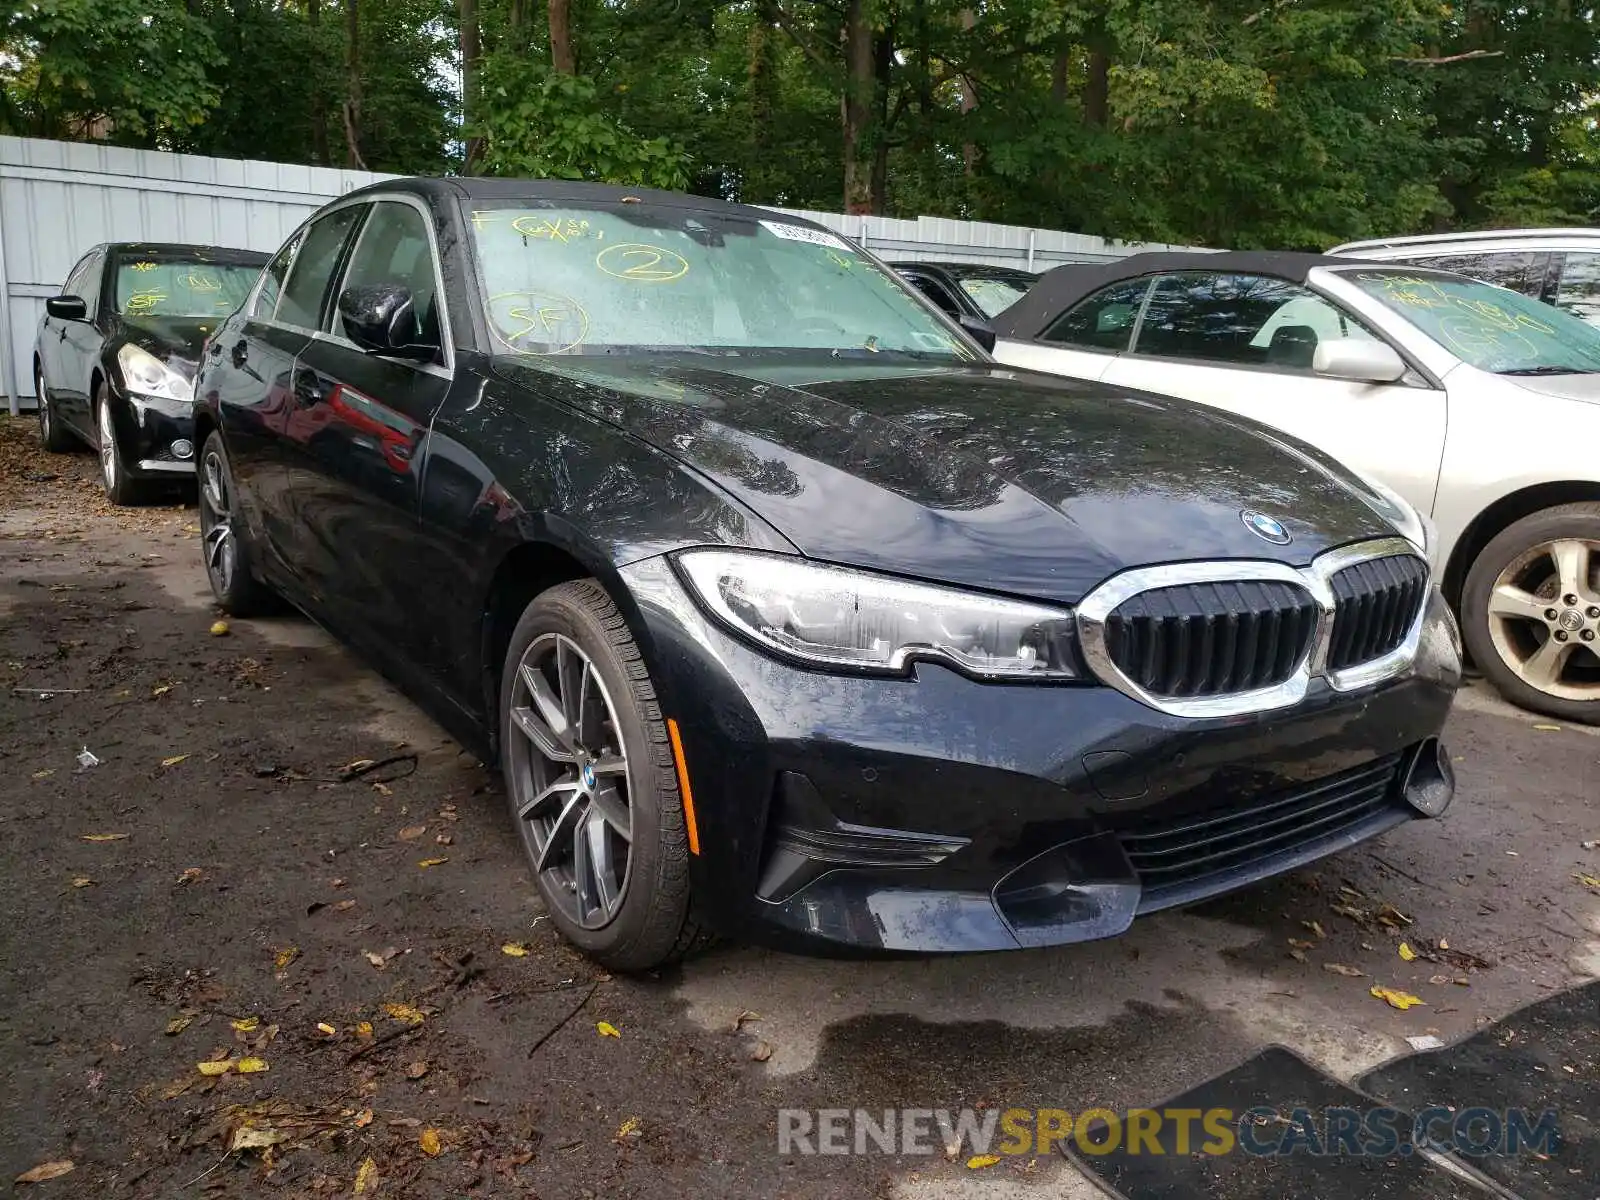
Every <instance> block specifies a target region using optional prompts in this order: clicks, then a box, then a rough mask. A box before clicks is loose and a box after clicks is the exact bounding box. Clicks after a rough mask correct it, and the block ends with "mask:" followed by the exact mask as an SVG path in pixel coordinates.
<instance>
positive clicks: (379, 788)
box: [372, 783, 394, 796]
mask: <svg viewBox="0 0 1600 1200" xmlns="http://www.w3.org/2000/svg"><path fill="white" fill-rule="evenodd" d="M372 790H373V791H375V792H377V793H378V795H380V796H392V795H394V789H393V788H391V787H390V786H389V785H388V784H387V783H374V784H373V785H372Z"/></svg>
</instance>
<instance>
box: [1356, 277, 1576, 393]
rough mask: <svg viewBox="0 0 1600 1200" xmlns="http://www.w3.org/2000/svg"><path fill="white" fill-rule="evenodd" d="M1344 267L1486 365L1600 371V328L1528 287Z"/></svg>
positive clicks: (1457, 351) (1517, 370)
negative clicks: (1526, 289)
mask: <svg viewBox="0 0 1600 1200" xmlns="http://www.w3.org/2000/svg"><path fill="white" fill-rule="evenodd" d="M1339 273H1340V275H1342V276H1343V277H1344V278H1346V279H1348V280H1350V281H1351V282H1352V283H1354V284H1355V285H1356V286H1357V287H1359V288H1360V289H1361V290H1362V291H1364V292H1366V293H1367V294H1368V295H1369V296H1372V297H1374V298H1375V299H1377V300H1379V301H1380V302H1382V303H1383V304H1384V305H1385V306H1387V307H1388V308H1390V309H1392V310H1393V311H1394V312H1396V313H1398V314H1399V315H1400V316H1401V317H1403V318H1405V319H1406V320H1407V321H1409V322H1411V324H1413V325H1415V326H1416V327H1417V328H1418V329H1420V330H1422V332H1423V333H1425V334H1427V335H1428V336H1429V337H1431V338H1432V339H1433V340H1434V341H1436V342H1438V343H1439V344H1440V345H1442V346H1444V347H1445V348H1446V349H1448V350H1449V351H1450V352H1451V353H1452V354H1454V355H1456V356H1457V357H1458V358H1460V359H1461V360H1462V361H1463V362H1467V363H1470V364H1471V365H1473V366H1474V367H1477V368H1479V369H1480V370H1483V371H1493V372H1494V373H1495V374H1497V375H1593V374H1600V329H1596V328H1595V327H1594V326H1592V325H1590V324H1588V323H1587V322H1585V321H1580V320H1579V319H1578V318H1577V317H1574V316H1571V315H1570V314H1568V313H1565V312H1562V311H1561V309H1559V308H1555V307H1554V306H1552V305H1549V304H1544V303H1541V302H1540V301H1538V300H1535V299H1533V298H1532V297H1530V296H1524V295H1522V294H1521V293H1520V292H1512V291H1507V290H1506V289H1505V288H1498V287H1493V286H1491V285H1490V284H1487V283H1479V282H1477V281H1476V280H1473V279H1467V278H1464V277H1463V276H1459V275H1449V274H1444V273H1436V272H1433V271H1419V270H1415V269H1413V268H1404V269H1388V270H1381V269H1372V268H1360V269H1349V270H1341V271H1340V272H1339Z"/></svg>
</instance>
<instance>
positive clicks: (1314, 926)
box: [1300, 921, 1328, 938]
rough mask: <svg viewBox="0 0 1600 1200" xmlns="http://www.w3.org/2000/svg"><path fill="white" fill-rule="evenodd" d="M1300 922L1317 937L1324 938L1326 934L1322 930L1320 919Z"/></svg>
mask: <svg viewBox="0 0 1600 1200" xmlns="http://www.w3.org/2000/svg"><path fill="white" fill-rule="evenodd" d="M1300 924H1302V925H1304V926H1305V927H1306V928H1307V929H1309V930H1311V932H1312V933H1314V934H1316V935H1317V936H1318V937H1319V938H1325V937H1327V936H1328V935H1327V934H1326V933H1324V932H1323V931H1322V922H1321V921H1301V922H1300Z"/></svg>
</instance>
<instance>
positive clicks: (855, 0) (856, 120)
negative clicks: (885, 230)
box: [839, 0, 874, 213]
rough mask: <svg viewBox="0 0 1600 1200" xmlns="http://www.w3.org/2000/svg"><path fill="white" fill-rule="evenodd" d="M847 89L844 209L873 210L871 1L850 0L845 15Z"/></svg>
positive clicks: (843, 100) (843, 111)
mask: <svg viewBox="0 0 1600 1200" xmlns="http://www.w3.org/2000/svg"><path fill="white" fill-rule="evenodd" d="M843 37H844V61H845V80H844V91H843V93H842V94H841V96H840V99H839V111H840V121H841V125H842V127H843V131H844V210H845V212H847V213H867V212H871V211H872V154H871V137H870V131H869V129H868V124H869V122H870V121H871V119H872V116H871V114H872V85H873V75H874V71H873V57H872V49H873V47H872V23H871V22H870V21H869V20H868V19H867V0H846V4H845V16H844V30H843Z"/></svg>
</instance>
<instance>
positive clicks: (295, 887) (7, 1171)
mask: <svg viewBox="0 0 1600 1200" xmlns="http://www.w3.org/2000/svg"><path fill="white" fill-rule="evenodd" d="M197 535H198V529H197V527H196V525H195V513H194V509H193V507H192V505H189V506H185V505H183V504H173V505H168V506H159V505H158V506H150V507H145V508H138V509H131V510H129V509H123V510H113V509H110V508H109V507H107V506H106V505H105V503H104V501H103V499H102V498H101V497H100V493H99V491H98V486H97V483H96V477H95V462H94V460H93V458H92V456H90V455H89V454H88V453H87V452H85V453H80V454H69V455H45V454H42V453H41V452H39V451H38V450H37V449H36V447H35V440H34V437H33V425H32V421H31V419H26V418H25V419H23V420H21V421H16V420H5V419H3V418H0V780H3V781H4V782H3V784H0V787H3V801H0V822H3V824H0V832H3V835H4V836H3V839H0V853H3V854H4V856H5V861H4V870H3V874H0V880H3V882H0V961H3V962H4V963H5V964H6V968H7V969H6V971H5V972H4V975H3V978H0V1055H3V1056H4V1063H3V1071H4V1075H5V1077H6V1079H7V1081H8V1085H9V1086H8V1087H6V1088H5V1089H4V1090H3V1091H0V1119H3V1120H4V1122H5V1126H6V1129H7V1132H8V1136H7V1137H6V1139H5V1140H4V1143H3V1147H0V1178H6V1179H10V1178H15V1177H16V1176H18V1175H19V1174H21V1173H23V1172H25V1171H28V1170H30V1169H31V1168H35V1167H37V1166H39V1165H40V1164H44V1163H47V1162H62V1161H71V1162H72V1164H73V1169H72V1171H71V1172H70V1173H69V1174H66V1175H64V1176H63V1177H62V1178H61V1179H60V1180H59V1181H57V1182H47V1183H41V1184H38V1185H35V1186H34V1187H33V1189H32V1190H33V1191H35V1192H37V1193H39V1194H41V1195H63V1196H65V1195H74V1196H76V1195H96V1196H99V1195H108V1196H109V1195H116V1196H130V1197H162V1198H167V1197H175V1196H187V1195H200V1196H257V1195H269V1196H306V1197H315V1196H332V1195H348V1194H351V1193H352V1192H353V1191H354V1190H356V1189H357V1187H358V1185H359V1186H360V1187H361V1188H362V1189H363V1191H364V1193H372V1194H377V1195H381V1196H396V1197H398V1196H413V1197H437V1196H463V1195H470V1196H542V1197H548V1198H556V1197H588V1196H607V1197H611V1196H667V1195H688V1194H693V1195H704V1196H718V1195H728V1196H749V1195H761V1196H769V1195H784V1196H794V1197H819V1198H821V1197H837V1196H847V1195H848V1196H854V1195H867V1196H902V1197H911V1196H935V1195H958V1194H959V1195H966V1194H972V1195H985V1196H996V1197H999V1196H1012V1195H1022V1194H1035V1193H1037V1194H1041V1195H1042V1194H1051V1195H1061V1194H1080V1191H1081V1188H1082V1186H1083V1185H1082V1184H1081V1183H1079V1182H1078V1181H1077V1180H1076V1177H1075V1176H1073V1175H1072V1174H1071V1168H1070V1167H1068V1166H1066V1165H1065V1164H1063V1163H1061V1162H1060V1161H1059V1160H1056V1159H1051V1160H1049V1161H1032V1160H1015V1161H1012V1160H1008V1161H1006V1162H1004V1163H1001V1164H998V1165H996V1166H994V1167H992V1168H987V1169H985V1170H982V1171H971V1170H969V1169H968V1168H967V1167H966V1166H965V1165H964V1163H962V1162H961V1161H955V1162H947V1161H945V1159H944V1158H943V1157H937V1158H932V1159H916V1158H912V1159H903V1158H892V1157H887V1156H882V1157H869V1158H783V1157H780V1156H779V1155H778V1154H777V1152H776V1149H775V1140H774V1130H775V1127H776V1109H777V1108H778V1107H780V1106H799V1107H818V1106H841V1107H856V1106H861V1107H866V1108H874V1107H877V1108H882V1107H883V1106H886V1105H891V1104H921V1105H933V1106H940V1105H950V1106H956V1105H961V1104H976V1103H980V1102H982V1103H987V1104H1000V1105H1003V1106H1010V1105H1029V1104H1048V1105H1059V1106H1061V1107H1066V1108H1071V1109H1080V1108H1082V1107H1083V1106H1085V1105H1086V1104H1089V1103H1103V1104H1108V1105H1111V1106H1113V1107H1115V1106H1119V1105H1128V1104H1147V1103H1153V1102H1156V1101H1158V1100H1160V1099H1162V1098H1163V1097H1164V1096H1166V1095H1170V1094H1172V1093H1174V1092H1176V1091H1178V1090H1181V1089H1182V1088H1184V1087H1187V1086H1190V1085H1192V1084H1194V1083H1197V1082H1199V1081H1200V1080H1201V1079H1203V1078H1205V1077H1206V1076H1207V1075H1209V1074H1211V1073H1213V1072H1214V1071H1216V1070H1219V1069H1222V1068H1224V1067H1226V1066H1228V1065H1230V1064H1231V1063H1234V1062H1238V1061H1240V1060H1241V1059H1243V1058H1244V1057H1246V1056H1248V1055H1249V1054H1250V1053H1252V1052H1253V1051H1254V1050H1256V1049H1257V1048H1259V1047H1260V1046H1261V1045H1264V1044H1267V1043H1270V1042H1282V1043H1286V1044H1289V1045H1291V1046H1293V1047H1294V1048H1296V1049H1297V1050H1299V1051H1300V1052H1301V1053H1303V1054H1306V1055H1307V1056H1308V1057H1310V1058H1312V1059H1313V1060H1314V1061H1317V1062H1319V1063H1321V1064H1322V1065H1324V1066H1325V1067H1326V1068H1327V1069H1329V1070H1332V1071H1333V1072H1334V1073H1336V1074H1339V1075H1341V1077H1344V1078H1348V1077H1350V1076H1351V1075H1353V1074H1355V1073H1357V1072H1359V1071H1361V1070H1363V1069H1365V1068H1366V1067H1368V1066H1370V1065H1372V1064H1373V1063H1375V1062H1377V1061H1381V1060H1382V1059H1384V1058H1387V1057H1389V1056H1391V1055H1393V1054H1395V1053H1397V1052H1400V1051H1403V1050H1405V1049H1406V1046H1405V1042H1404V1040H1403V1039H1404V1038H1405V1037H1406V1036H1408V1035H1416V1034H1421V1033H1424V1032H1432V1033H1435V1034H1437V1035H1439V1036H1441V1037H1444V1038H1446V1039H1448V1038H1451V1037H1455V1036H1460V1035H1462V1034H1465V1033H1469V1032H1471V1031H1472V1030H1473V1029H1475V1028H1478V1027H1479V1026H1480V1025H1481V1024H1483V1023H1484V1022H1486V1021H1489V1020H1491V1019H1495V1018H1498V1017H1500V1016H1502V1015H1504V1013H1505V1012H1507V1011H1509V1010H1510V1009H1512V1008H1513V1007H1515V1006H1516V1005H1519V1004H1521V1003H1524V1002H1526V1001H1529V1000H1532V999H1535V998H1538V997H1540V996H1543V995H1547V994H1549V993H1550V991H1552V990H1553V989H1557V988H1561V987H1566V986H1569V985H1571V984H1572V983H1574V982H1575V981H1577V980H1579V979H1582V978H1584V977H1586V976H1590V975H1593V974H1595V973H1597V971H1600V897H1597V895H1596V893H1595V890H1594V889H1592V888H1591V887H1590V886H1588V885H1587V884H1586V883H1585V882H1584V881H1583V878H1582V876H1584V875H1586V874H1587V875H1591V876H1592V875H1600V854H1597V853H1596V852H1595V851H1594V850H1593V849H1592V845H1593V841H1594V839H1596V838H1600V815H1597V813H1596V810H1595V804H1594V797H1595V796H1596V795H1597V794H1600V763H1597V754H1600V737H1596V736H1595V734H1594V732H1593V731H1588V730H1577V729H1565V728H1554V727H1550V726H1547V725H1546V724H1545V723H1544V722H1541V721H1539V720H1538V719H1537V718H1532V717H1529V716H1527V715H1526V714H1522V713H1518V712H1516V711H1514V710H1511V709H1508V708H1506V707H1505V706H1503V705H1500V704H1499V703H1498V702H1497V701H1494V700H1493V699H1491V698H1488V697H1485V696H1482V695H1481V694H1477V693H1471V694H1469V695H1468V697H1467V698H1466V700H1465V701H1464V703H1463V704H1462V705H1460V706H1458V711H1457V715H1456V716H1455V718H1453V721H1452V726H1451V729H1450V731H1449V735H1450V740H1451V743H1452V745H1453V748H1454V753H1455V755H1456V756H1457V758H1458V761H1457V764H1456V766H1457V770H1458V772H1459V773H1460V775H1461V780H1462V786H1461V795H1460V798H1459V799H1458V802H1457V804H1456V805H1455V806H1454V808H1453V809H1452V810H1451V812H1450V814H1449V815H1448V816H1447V817H1446V819H1445V820H1444V821H1442V822H1436V823H1427V824H1417V825H1412V826H1408V827H1406V828H1403V829H1400V830H1397V831H1395V832H1393V833H1391V834H1389V835H1387V836H1385V837H1384V838H1382V839H1380V840H1379V841H1377V842H1376V843H1373V844H1370V845H1368V846H1365V847H1361V848H1358V849H1357V850H1355V851H1353V852H1351V853H1348V854H1346V855H1343V856H1341V857H1339V858H1337V859H1335V860H1332V861H1331V862H1328V863H1325V864H1322V865H1321V866H1319V867H1318V868H1317V869H1315V870H1313V871H1308V872H1303V873H1301V874H1300V875H1298V876H1295V877H1293V878H1290V879H1287V880H1280V881H1276V882H1274V883H1272V884H1270V885H1268V886H1265V887H1261V888H1257V889H1253V890H1251V891H1249V892H1246V893H1242V894H1240V895H1237V896H1234V897H1231V898H1228V899H1225V900H1223V901H1221V902H1218V903H1214V904H1211V905H1207V906H1205V907H1203V908H1201V909H1199V910H1195V911H1192V912H1185V913H1175V914H1165V915H1163V916H1160V917H1157V918H1154V919H1152V920H1149V921H1145V922H1141V923H1140V925H1139V926H1138V927H1136V929H1135V930H1134V931H1133V932H1132V933H1130V934H1129V935H1128V936H1127V937H1124V938H1121V939H1117V940H1115V941H1111V942H1103V943H1096V944H1092V945H1088V946H1079V947H1066V948H1062V949H1060V950H1055V951H1047V952H1040V953H1029V954H1013V955H1004V956H985V957H982V958H960V959H937V960H921V961H897V962H889V963H852V964H841V963H838V962H828V961H821V960H808V959H799V958H792V957H787V956H783V955H776V954H771V953H767V952H764V951H756V950H750V949H744V948H739V947H728V948H723V949H721V950H718V951H714V952H712V953H711V954H709V955H707V956H705V957H704V958H701V959H699V960H696V961H695V962H693V963H691V964H689V965H688V966H686V967H685V968H683V969H682V970H680V971H675V972H672V973H669V974H666V975H664V976H662V977H658V978H643V979H628V978H620V977H612V976H609V975H606V974H605V973H603V972H600V971H599V970H597V969H596V968H595V967H594V966H592V965H591V964H589V963H588V962H587V961H585V960H584V959H582V958H581V957H580V956H578V955H576V954H575V953H573V952H572V951H570V950H569V949H567V948H566V946H565V945H564V944H563V943H562V942H560V940H559V939H558V938H557V937H556V936H555V935H554V933H553V932H552V931H551V929H550V923H549V921H548V920H545V919H541V916H542V914H541V909H540V906H539V903H538V901H537V899H536V897H535V895H534V893H533V890H532V888H531V886H530V884H529V881H528V879H527V875H526V871H525V869H524V866H523V864H522V860H521V856H520V851H519V849H518V846H517V844H516V842H515V839H514V834H513V831H512V829H511V826H510V823H509V822H508V821H507V820H506V819H505V816H504V811H503V806H504V801H503V798H502V797H501V795H500V793H499V790H498V782H497V780H496V779H495V777H494V776H493V774H492V773H491V772H489V771H487V770H486V769H485V768H484V767H483V765H482V764H480V763H477V762H475V761H474V760H472V758H471V757H470V756H469V755H467V754H465V753H463V752H461V751H460V750H459V748H458V747H457V746H455V745H454V744H453V743H452V742H451V741H450V740H449V739H448V738H446V737H445V736H444V735H443V734H442V733H441V732H440V731H439V730H438V729H437V727H435V726H434V725H433V724H432V723H431V722H429V721H428V720H427V719H426V718H424V717H423V716H421V715H420V714H419V713H418V712H417V711H416V710H415V709H413V708H412V707H411V706H410V705H409V704H408V703H406V702H405V701H404V700H403V699H402V698H401V697H399V696H398V695H397V694H396V693H395V692H394V691H393V690H392V689H390V688H389V687H388V686H387V685H386V684H384V683H383V682H381V681H380V680H379V679H378V678H377V677H376V676H375V675H374V674H373V673H372V672H371V671H369V670H368V669H367V668H366V667H364V666H363V665H361V664H360V663H359V662H357V661H356V660H355V659H353V658H352V657H351V656H350V655H348V654H347V653H345V652H344V651H342V650H341V649H339V648H338V647H336V646H334V645H332V644H331V643H330V642H329V641H328V639H327V638H326V637H325V636H323V635H322V634H321V632H320V631H318V630H317V629H315V628H314V627H312V626H311V625H309V624H308V623H306V622H305V621H303V620H301V619H300V618H298V617H293V616H284V617H280V618H274V619H271V620H263V621H251V622H234V623H231V624H226V623H225V626H224V627H223V629H222V630H219V629H218V628H217V627H215V626H214V624H213V623H214V622H216V621H217V619H218V614H217V613H216V612H215V611H214V610H213V609H212V608H211V607H210V604H209V593H208V592H207V590H206V587H205V581H204V577H203V574H202V573H201V570H200V567H199V561H198V549H197ZM85 750H87V751H88V752H89V753H91V754H92V755H94V757H95V758H96V759H98V764H97V765H93V766H89V767H83V766H80V765H79V762H78V759H77V756H78V755H79V754H80V753H81V752H83V751H85ZM368 764H378V765H376V766H370V765H368ZM1585 842H1588V843H1590V848H1586V847H1585V845H1584V843H1585ZM1385 904H1388V905H1391V906H1392V909H1393V911H1395V912H1397V913H1399V914H1401V916H1400V917H1399V918H1398V919H1397V918H1395V917H1393V916H1387V915H1385V909H1384V907H1383V906H1384V905H1385ZM1402 922H1403V923H1402ZM1402 938H1404V939H1406V940H1407V941H1408V943H1409V944H1411V945H1413V946H1416V947H1420V948H1421V949H1422V950H1423V951H1424V957H1422V958H1420V959H1417V960H1415V961H1403V960H1402V959H1401V958H1400V957H1399V955H1398V953H1397V945H1398V942H1399V941H1400V940H1401V939H1402ZM1440 939H1445V940H1447V941H1448V945H1449V949H1448V950H1440V949H1438V944H1439V941H1440ZM1329 963H1335V964H1338V965H1340V966H1342V967H1346V968H1349V969H1350V970H1353V971H1357V972H1360V974H1359V975H1349V974H1340V973H1336V972H1333V971H1329V970H1326V969H1325V967H1326V965H1327V964H1329ZM1374 982H1381V983H1383V984H1386V985H1389V986H1394V987H1401V988H1406V989H1407V990H1410V991H1412V992H1415V993H1417V994H1419V995H1420V996H1422V997H1423V998H1424V999H1425V1000H1426V1001H1427V1005H1426V1006H1425V1007H1422V1008H1417V1009H1412V1010H1410V1011H1409V1012H1399V1011H1395V1010H1392V1009H1390V1008H1389V1007H1387V1006H1386V1005H1384V1004H1382V1003H1381V1002H1380V1001H1378V1000H1375V999H1373V998H1371V996H1370V995H1369V994H1368V988H1369V987H1370V986H1371V985H1372V984H1373V983H1374ZM741 1014H743V1018H742V1019H741ZM608 1030H609V1031H614V1032H615V1033H616V1034H617V1035H618V1036H615V1037H613V1036H609V1034H608V1032H606V1031H608ZM200 1064H208V1065H207V1066H206V1067H202V1066H201V1065H200ZM212 1064H215V1065H212ZM252 1068H256V1069H252Z"/></svg>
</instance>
